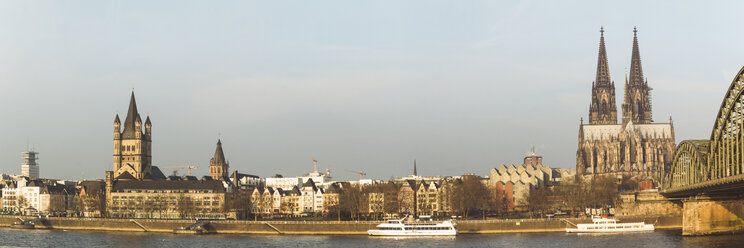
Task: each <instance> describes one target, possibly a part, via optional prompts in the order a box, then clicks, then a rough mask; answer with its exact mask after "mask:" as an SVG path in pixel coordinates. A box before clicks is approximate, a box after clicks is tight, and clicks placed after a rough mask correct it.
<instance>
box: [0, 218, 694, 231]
mask: <svg viewBox="0 0 744 248" xmlns="http://www.w3.org/2000/svg"><path fill="white" fill-rule="evenodd" d="M19 218H20V219H19ZM33 218H34V217H32V216H17V215H0V227H10V226H11V224H13V222H17V221H19V220H21V219H23V220H29V219H33ZM619 221H620V222H636V221H644V222H646V223H649V224H655V225H656V228H657V229H679V228H682V217H681V216H680V217H675V216H658V217H648V216H646V217H641V216H638V217H620V218H619ZM194 223H196V221H194V220H157V219H110V218H69V217H48V218H44V220H43V221H41V222H40V223H37V224H36V225H35V228H36V229H59V230H85V231H131V232H164V233H172V232H173V230H174V229H178V228H182V227H185V226H188V225H191V224H194ZM379 223H381V221H283V220H272V221H248V220H214V221H210V223H209V225H210V229H212V230H211V231H212V232H213V233H218V234H300V235H314V234H318V235H366V234H367V230H369V229H371V228H374V227H375V226H376V225H377V224H379ZM580 223H591V220H590V219H589V218H567V219H552V220H547V219H503V220H502V219H498V220H459V221H455V224H456V227H457V229H458V231H459V233H460V234H495V233H534V232H563V231H564V230H565V228H566V227H571V226H573V225H574V224H580Z"/></svg>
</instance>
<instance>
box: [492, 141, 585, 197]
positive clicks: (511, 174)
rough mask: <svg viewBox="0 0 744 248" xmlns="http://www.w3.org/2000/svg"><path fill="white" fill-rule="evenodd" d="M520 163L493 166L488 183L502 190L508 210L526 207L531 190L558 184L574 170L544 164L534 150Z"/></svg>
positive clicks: (495, 188) (571, 174) (497, 189)
mask: <svg viewBox="0 0 744 248" xmlns="http://www.w3.org/2000/svg"><path fill="white" fill-rule="evenodd" d="M523 161H524V163H523V164H520V165H516V166H515V165H513V164H512V165H508V166H506V165H503V164H502V165H500V166H499V167H498V168H491V170H490V171H489V177H488V181H487V184H488V186H490V187H491V188H492V189H494V190H496V191H499V192H501V194H498V195H501V196H502V197H503V199H501V200H502V201H503V202H504V203H506V204H505V205H506V210H507V211H508V210H512V209H514V208H521V207H524V205H525V204H526V200H527V197H528V196H529V193H530V190H532V189H537V188H542V187H547V186H551V185H556V184H558V183H559V182H560V181H561V180H562V178H564V177H565V178H568V177H573V176H574V174H573V170H566V169H553V168H550V166H546V165H543V163H542V162H543V158H542V156H539V155H537V154H536V153H535V148H534V146H533V147H532V152H531V153H530V154H529V155H527V156H526V157H525V158H524V160H523Z"/></svg>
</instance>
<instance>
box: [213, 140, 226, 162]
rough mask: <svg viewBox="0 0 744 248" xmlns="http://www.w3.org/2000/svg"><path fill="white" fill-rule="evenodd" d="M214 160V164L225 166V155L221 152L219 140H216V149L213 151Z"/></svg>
mask: <svg viewBox="0 0 744 248" xmlns="http://www.w3.org/2000/svg"><path fill="white" fill-rule="evenodd" d="M212 159H214V161H215V162H217V163H218V164H225V163H226V161H225V153H224V152H222V141H221V140H220V139H217V149H216V150H215V151H214V157H213V158H212Z"/></svg>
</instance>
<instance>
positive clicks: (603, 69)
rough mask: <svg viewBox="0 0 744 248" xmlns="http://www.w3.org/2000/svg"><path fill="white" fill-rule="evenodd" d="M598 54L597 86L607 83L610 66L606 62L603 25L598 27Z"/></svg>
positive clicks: (608, 82) (608, 81)
mask: <svg viewBox="0 0 744 248" xmlns="http://www.w3.org/2000/svg"><path fill="white" fill-rule="evenodd" d="M599 33H600V38H599V56H598V58H597V79H596V81H595V84H596V85H598V86H604V85H609V84H610V82H611V80H610V68H609V65H608V63H607V50H606V48H605V42H604V27H600V28H599Z"/></svg>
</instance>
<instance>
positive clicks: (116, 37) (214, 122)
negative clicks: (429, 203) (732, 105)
mask: <svg viewBox="0 0 744 248" xmlns="http://www.w3.org/2000/svg"><path fill="white" fill-rule="evenodd" d="M741 9H744V3H743V2H741V1H720V2H718V1H715V2H710V1H708V2H693V1H614V2H609V1H539V2H538V1H431V0H426V1H344V0H340V1H183V0H179V1H114V0H111V1H106V0H103V1H100V0H99V1H6V0H0V116H2V119H0V173H5V174H20V168H21V166H20V165H21V163H22V157H21V152H22V151H24V150H26V149H28V148H33V149H35V150H37V151H38V152H39V153H40V155H39V157H40V160H39V165H40V171H41V176H42V177H45V178H59V179H95V178H103V176H104V171H106V170H112V166H113V164H112V163H113V161H112V154H113V149H112V146H113V145H112V139H113V121H114V117H115V115H116V114H119V115H121V118H122V119H123V118H124V115H126V111H127V108H128V103H129V95H130V93H131V91H132V88H134V92H135V95H136V99H137V105H138V106H137V107H138V109H139V111H140V115H142V116H143V118H144V117H145V116H147V115H149V116H150V118H151V120H152V125H153V127H152V130H153V131H152V133H153V138H152V139H153V143H152V144H153V148H152V153H153V158H152V159H153V164H154V165H156V166H174V165H197V166H199V168H198V169H197V170H195V171H194V172H193V173H194V174H196V175H199V176H200V175H206V174H208V165H209V159H210V158H211V157H212V155H213V154H214V150H215V146H216V143H217V139H218V138H219V139H221V140H222V143H223V148H224V151H225V155H226V157H227V158H228V160H229V161H230V169H231V170H238V171H240V172H241V173H249V174H255V175H259V176H263V177H269V176H273V175H274V174H282V175H284V176H299V175H301V174H304V173H307V172H310V171H311V170H312V165H313V163H312V159H313V158H317V159H318V161H319V167H320V169H322V170H325V169H326V168H330V169H331V170H332V176H334V178H335V179H337V180H351V179H355V178H358V176H357V175H356V174H353V173H350V172H346V171H345V170H362V171H364V172H366V173H367V175H366V177H367V178H375V179H384V180H386V179H389V178H390V177H401V176H405V175H408V174H411V173H412V167H413V160H414V159H416V161H417V166H418V173H419V175H425V176H433V175H461V174H464V173H474V174H478V175H487V174H488V170H489V169H490V168H492V167H497V166H499V165H501V164H507V165H508V164H519V163H521V162H522V159H523V157H524V156H525V155H526V154H528V153H529V152H530V146H531V145H534V146H535V147H536V152H537V153H538V154H539V155H541V156H543V163H544V164H545V165H549V166H551V167H553V168H574V167H575V164H576V149H577V146H578V145H577V141H578V128H579V120H580V118H584V119H585V120H587V119H588V118H587V114H588V111H589V101H590V98H591V85H592V81H594V79H595V72H596V65H597V52H598V47H599V29H600V27H604V29H605V31H606V32H605V42H606V46H607V53H608V58H609V66H610V75H611V78H612V80H613V81H616V85H617V87H616V92H617V104H621V103H622V90H623V89H622V83H623V80H624V75H623V74H624V71H625V70H626V68H628V67H629V66H630V57H631V48H632V41H633V27H634V26H636V27H637V28H638V40H639V45H640V52H641V59H642V64H643V71H644V76H645V77H646V78H647V79H648V83H649V85H650V86H651V87H652V88H653V91H652V92H651V97H652V101H653V119H654V121H656V122H668V121H669V117H670V116H672V117H673V123H674V129H675V134H676V142H677V143H679V142H680V141H682V140H686V139H707V138H709V137H710V132H711V129H712V127H713V119H714V118H715V116H716V114H717V112H718V108H719V106H720V104H721V101H722V99H723V96H724V94H725V91H726V90H727V89H728V87H729V85H730V84H731V81H732V80H733V78H734V76H735V75H736V73H737V72H738V71H739V70H740V69H741V67H742V66H743V65H744V61H742V60H741V59H742V58H744V43H742V42H741V41H742V40H744V32H741V29H742V26H744V25H742V24H744V19H742V18H741ZM737 58H738V59H737ZM619 109H620V107H619V106H618V110H619ZM618 114H620V113H618ZM618 119H620V116H618ZM164 173H166V174H170V173H171V172H170V171H164Z"/></svg>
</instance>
